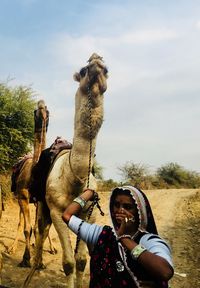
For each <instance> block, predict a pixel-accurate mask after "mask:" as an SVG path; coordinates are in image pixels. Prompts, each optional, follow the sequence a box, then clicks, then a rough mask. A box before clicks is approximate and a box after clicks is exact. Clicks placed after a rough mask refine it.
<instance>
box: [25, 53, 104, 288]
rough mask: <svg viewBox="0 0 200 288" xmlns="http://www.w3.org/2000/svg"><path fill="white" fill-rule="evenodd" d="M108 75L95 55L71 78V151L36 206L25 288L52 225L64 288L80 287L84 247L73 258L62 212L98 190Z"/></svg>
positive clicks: (54, 170)
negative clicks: (74, 86) (95, 168)
mask: <svg viewBox="0 0 200 288" xmlns="http://www.w3.org/2000/svg"><path fill="white" fill-rule="evenodd" d="M107 72H108V71H107V68H106V67H105V65H104V62H103V60H102V57H100V56H99V55H97V54H96V53H94V54H93V55H92V56H91V57H90V58H89V60H88V65H87V66H86V67H84V68H82V69H81V70H80V72H79V73H75V75H74V80H75V81H78V82H79V87H78V90H77V92H76V95H75V116H74V137H73V144H72V149H71V150H68V151H67V152H66V153H65V154H63V155H62V156H60V157H58V158H57V160H56V161H55V163H54V166H53V167H52V169H51V171H50V173H49V175H48V178H47V184H46V204H47V206H46V204H45V203H41V202H40V203H39V210H38V212H39V215H38V233H37V237H36V254H35V258H34V265H33V267H32V269H31V271H30V273H29V274H28V276H27V278H26V280H25V282H24V283H23V287H24V288H25V287H28V285H29V283H30V281H31V278H32V276H33V274H34V272H35V270H36V269H37V268H40V267H42V266H43V261H42V250H43V249H42V247H43V243H44V241H45V239H46V237H47V235H48V231H49V228H50V226H51V223H52V222H53V224H54V227H55V229H56V231H57V233H58V236H59V239H60V242H61V246H62V250H63V256H62V264H63V270H64V272H65V274H66V283H67V284H66V285H67V286H66V287H69V288H74V285H75V281H77V287H79V288H81V287H82V281H83V273H84V269H85V266H86V262H87V259H86V256H87V250H86V246H85V244H84V243H83V242H82V241H80V242H79V245H78V247H77V248H78V249H77V253H76V254H75V256H74V254H73V250H72V243H71V240H70V232H69V229H68V227H67V225H66V224H65V223H64V221H63V220H62V213H63V212H64V210H65V208H66V207H67V205H68V204H69V203H70V202H71V201H72V200H73V199H74V198H75V197H77V196H78V195H79V194H81V193H82V191H83V190H84V189H85V188H86V187H87V188H88V187H89V188H91V189H96V188H97V184H96V180H95V178H94V176H93V175H92V173H91V167H92V165H93V161H94V152H95V147H96V140H97V134H98V132H99V130H100V128H101V126H102V122H103V116H104V114H103V98H104V96H103V93H104V92H105V91H106V89H107V80H106V79H107ZM81 217H85V218H86V217H87V213H86V212H85V213H84V215H81ZM93 221H94V219H93ZM75 268H76V277H75V271H74V270H75ZM75 278H76V280H75Z"/></svg>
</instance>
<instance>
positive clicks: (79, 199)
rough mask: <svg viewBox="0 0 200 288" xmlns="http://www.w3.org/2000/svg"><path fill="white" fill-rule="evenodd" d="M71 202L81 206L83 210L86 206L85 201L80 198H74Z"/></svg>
mask: <svg viewBox="0 0 200 288" xmlns="http://www.w3.org/2000/svg"><path fill="white" fill-rule="evenodd" d="M73 202H76V203H78V204H79V205H80V206H81V208H83V207H84V206H85V205H86V203H87V201H86V200H85V199H83V198H82V197H81V196H78V197H76V198H75V199H74V200H73Z"/></svg>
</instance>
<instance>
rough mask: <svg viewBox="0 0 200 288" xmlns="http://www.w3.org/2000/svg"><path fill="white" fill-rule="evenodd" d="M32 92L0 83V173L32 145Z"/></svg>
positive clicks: (33, 101) (29, 89)
mask: <svg viewBox="0 0 200 288" xmlns="http://www.w3.org/2000/svg"><path fill="white" fill-rule="evenodd" d="M35 104H36V102H35V100H34V92H33V90H32V89H31V88H30V87H23V86H18V87H14V88H13V87H9V86H8V84H5V83H0V172H1V173H2V172H6V171H7V170H8V169H9V168H10V167H11V166H12V165H13V164H14V163H15V162H16V160H17V159H18V158H19V156H22V155H23V154H25V153H27V152H28V151H30V149H31V145H32V143H33V127H34V119H33V110H34V108H35Z"/></svg>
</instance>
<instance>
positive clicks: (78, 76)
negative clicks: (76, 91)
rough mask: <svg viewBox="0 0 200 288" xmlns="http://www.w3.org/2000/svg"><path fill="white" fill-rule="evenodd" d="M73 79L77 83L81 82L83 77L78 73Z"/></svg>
mask: <svg viewBox="0 0 200 288" xmlns="http://www.w3.org/2000/svg"><path fill="white" fill-rule="evenodd" d="M73 78H74V80H75V81H77V82H80V80H81V75H80V74H79V73H77V72H76V73H75V74H74V76H73Z"/></svg>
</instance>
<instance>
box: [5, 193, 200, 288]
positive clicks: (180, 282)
mask: <svg viewBox="0 0 200 288" xmlns="http://www.w3.org/2000/svg"><path fill="white" fill-rule="evenodd" d="M145 193H146V194H147V196H148V198H149V200H150V203H151V206H152V210H153V213H154V216H155V220H156V223H157V227H158V230H159V233H160V235H161V236H162V237H164V238H165V239H166V240H167V241H168V242H169V243H170V245H171V247H172V253H173V259H174V265H175V275H174V277H173V279H172V280H171V281H170V287H172V288H197V287H200V252H199V247H200V190H190V189H179V190H176V189H174V190H154V191H145ZM99 194H100V198H101V202H100V204H101V206H102V208H103V211H104V212H105V216H104V217H102V216H100V214H99V213H97V223H100V224H103V223H105V224H109V223H110V222H109V216H108V210H107V204H108V198H109V192H102V193H99ZM30 208H31V214H32V221H33V223H34V206H33V205H32V204H31V205H30ZM18 213H19V207H18V205H17V203H16V202H13V201H9V202H7V203H5V211H3V214H2V219H1V222H0V249H1V251H5V249H6V248H7V247H9V246H10V245H11V244H12V242H13V239H14V237H15V234H16V229H17V224H18ZM50 235H51V238H52V240H53V244H54V246H55V247H56V249H57V251H58V253H57V254H56V255H52V254H50V253H49V243H48V241H47V240H46V242H45V247H44V252H43V257H44V264H45V265H46V269H45V270H42V271H36V273H35V275H34V277H33V279H32V282H31V284H30V288H35V287H41V288H49V287H51V288H59V287H61V288H62V287H67V283H66V282H65V275H64V273H63V272H62V266H61V247H60V243H59V240H58V237H57V234H56V231H55V230H54V227H52V228H51V230H50ZM75 239H76V238H75V237H72V241H73V243H75ZM33 241H34V239H33ZM23 249H24V238H23V235H21V239H20V241H19V245H18V249H17V252H16V253H15V254H13V255H8V254H6V253H5V252H3V270H2V285H5V286H7V287H10V288H11V287H21V285H22V283H23V281H24V279H25V277H26V275H27V274H28V272H29V269H30V268H20V267H18V263H19V262H20V261H21V258H22V254H23ZM33 252H34V247H32V255H33ZM88 278H89V268H88V265H87V268H86V273H85V278H84V288H86V287H88Z"/></svg>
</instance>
